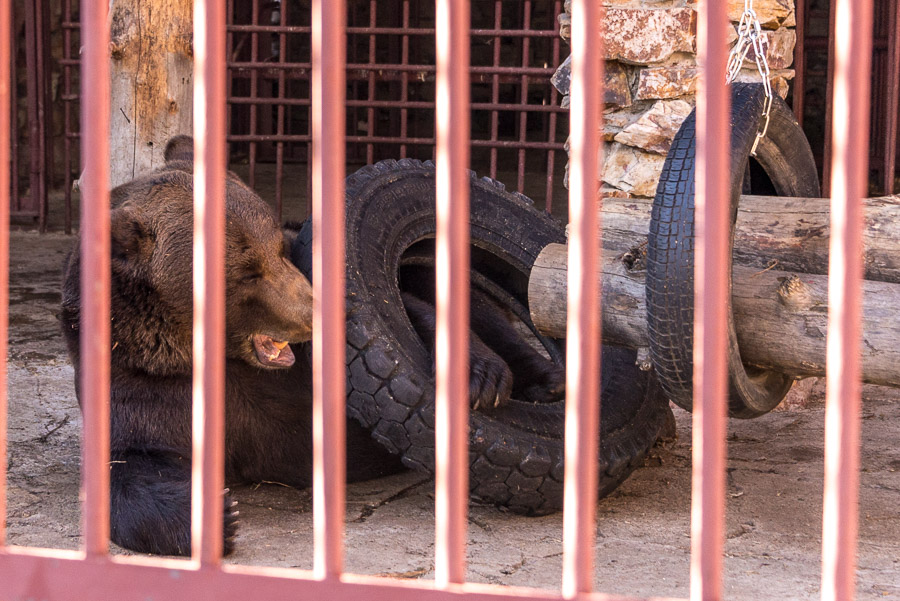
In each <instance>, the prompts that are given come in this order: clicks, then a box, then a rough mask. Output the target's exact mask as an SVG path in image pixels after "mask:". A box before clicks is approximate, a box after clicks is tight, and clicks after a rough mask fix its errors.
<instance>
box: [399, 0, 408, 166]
mask: <svg viewBox="0 0 900 601" xmlns="http://www.w3.org/2000/svg"><path fill="white" fill-rule="evenodd" d="M402 23H403V29H409V0H403V21H402ZM400 48H401V50H400V64H401V65H403V66H406V65H408V64H409V36H408V35H406V34H404V35H403V37H402V39H401V41H400ZM408 100H409V72H408V71H406V70H404V71H403V73H402V74H401V75H400V103H401V106H403V108H401V109H400V137H401V138H403V139H406V135H407V132H408V130H409V128H408V123H409V109H407V108H406V106H405V104H406V102H407V101H408ZM406 154H407V146H406V144H401V145H400V158H401V159H405V158H406Z"/></svg>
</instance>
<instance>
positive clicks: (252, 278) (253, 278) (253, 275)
mask: <svg viewBox="0 0 900 601" xmlns="http://www.w3.org/2000/svg"><path fill="white" fill-rule="evenodd" d="M261 279H262V273H260V272H259V271H251V272H249V273H246V274H244V277H242V278H241V280H242V281H243V282H244V283H245V284H252V283H254V282H257V281H259V280H261Z"/></svg>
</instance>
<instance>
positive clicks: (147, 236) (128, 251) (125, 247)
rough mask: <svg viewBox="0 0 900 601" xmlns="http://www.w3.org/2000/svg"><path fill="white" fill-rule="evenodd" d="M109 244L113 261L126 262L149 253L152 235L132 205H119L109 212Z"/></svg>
mask: <svg viewBox="0 0 900 601" xmlns="http://www.w3.org/2000/svg"><path fill="white" fill-rule="evenodd" d="M109 226H110V237H111V240H110V246H111V255H112V259H113V261H116V262H120V263H128V262H132V261H135V260H139V259H141V258H142V257H143V256H144V255H146V254H149V252H150V251H151V249H152V246H153V235H152V233H151V232H150V231H149V229H148V228H147V227H146V225H145V224H144V223H143V222H142V221H141V219H140V215H139V214H138V212H137V211H136V210H135V209H134V208H133V207H128V206H126V207H119V208H117V209H114V210H113V211H112V213H111V214H110V224H109Z"/></svg>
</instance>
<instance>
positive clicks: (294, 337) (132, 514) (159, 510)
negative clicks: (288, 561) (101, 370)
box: [61, 136, 398, 555]
mask: <svg viewBox="0 0 900 601" xmlns="http://www.w3.org/2000/svg"><path fill="white" fill-rule="evenodd" d="M165 157H166V160H167V162H166V165H165V166H163V167H161V168H159V169H157V170H155V171H153V172H151V173H148V174H145V175H143V176H140V177H138V178H136V179H135V180H133V181H131V182H129V183H127V184H124V185H122V186H119V187H117V188H115V189H114V190H113V191H112V193H111V204H112V210H111V214H110V219H111V231H112V240H111V243H112V255H111V262H112V291H111V295H112V296H111V320H112V321H111V328H112V335H111V341H110V348H111V357H112V360H111V406H110V409H111V421H110V428H111V429H110V436H111V440H110V445H111V458H110V459H111V470H110V479H111V483H110V504H111V507H110V509H111V518H110V521H111V523H110V526H111V538H112V540H113V541H114V542H116V543H117V544H119V545H121V546H123V547H126V548H129V549H132V550H135V551H142V552H148V553H160V554H167V555H187V554H189V553H190V516H191V509H190V508H191V499H190V491H191V471H190V470H191V389H192V383H191V371H192V356H193V352H192V314H193V296H192V294H193V293H192V289H193V286H192V280H193V274H192V254H193V250H192V232H193V185H194V179H193V141H192V140H191V138H189V137H186V136H179V137H176V138H173V139H172V140H171V141H170V142H169V144H168V146H167V148H166V152H165ZM225 211H226V217H225V219H226V226H225V238H226V242H225V245H226V250H225V266H226V274H225V278H226V283H225V288H226V311H225V321H226V327H225V330H226V342H225V358H226V368H225V370H226V373H225V405H226V407H225V417H226V432H225V476H226V481H228V482H235V483H237V482H260V481H263V480H266V481H277V482H281V483H284V484H289V485H291V486H297V487H306V486H309V485H310V484H311V482H310V478H311V462H312V433H311V389H312V376H311V369H310V366H309V363H308V360H307V352H306V351H305V350H304V349H303V348H302V347H303V345H304V344H306V343H307V341H308V340H309V339H310V333H311V327H312V317H311V314H312V293H311V289H310V285H309V282H308V281H307V280H306V278H305V277H304V276H303V275H302V274H301V273H300V272H299V271H298V270H297V269H296V267H294V265H293V264H291V262H290V261H289V260H288V258H287V256H286V250H287V242H286V239H285V236H286V235H287V234H285V233H283V232H282V231H281V229H280V228H279V227H278V224H277V223H276V221H275V219H274V217H273V215H272V213H271V210H270V209H269V207H268V205H266V203H265V202H264V201H263V200H262V199H261V198H260V197H259V196H258V195H256V194H255V193H254V192H253V191H252V190H251V189H250V188H249V187H247V186H246V185H245V184H244V183H243V182H242V181H241V180H240V179H239V178H238V177H237V176H236V175H234V174H233V173H230V172H229V173H228V176H227V179H226V184H225ZM79 246H80V241H79V243H76V246H75V248H74V250H73V252H72V253H71V254H70V256H69V257H68V259H67V262H66V266H65V269H64V275H63V302H62V313H61V320H62V328H63V332H64V335H65V339H66V342H67V345H68V349H69V354H70V357H71V359H72V363H73V365H74V366H75V374H76V383H77V382H78V376H79V373H80V371H81V361H80V348H79V344H80V314H81V293H80V255H79ZM260 335H262V336H265V337H268V338H269V339H271V340H275V341H285V342H290V343H291V349H292V353H293V356H294V359H295V360H294V362H293V365H291V366H290V367H287V366H278V365H274V366H273V365H272V364H267V363H266V362H264V361H263V360H262V359H260V356H259V353H258V352H256V351H255V349H254V345H253V344H252V342H251V337H253V336H260ZM290 354H291V353H287V355H290ZM282 362H283V363H286V362H287V360H286V359H285V360H282ZM80 400H81V399H80V394H79V401H80ZM347 439H348V457H349V458H351V460H350V464H349V466H348V478H349V479H351V480H358V479H365V478H372V477H376V476H379V475H382V474H384V473H389V472H391V471H395V470H396V469H397V466H398V462H397V459H396V458H394V457H391V456H389V455H388V453H387V452H386V451H384V450H382V449H381V448H380V447H379V446H378V445H377V444H376V443H375V442H374V441H373V440H372V439H371V437H370V436H369V434H368V432H366V431H364V430H363V429H362V428H361V427H360V426H359V425H358V424H356V423H355V422H352V421H351V422H348V424H347ZM223 504H224V507H225V524H224V529H225V542H224V545H225V546H224V548H225V552H226V553H227V552H229V551H230V550H231V548H232V542H233V537H234V534H235V517H236V512H235V511H234V509H233V503H232V500H231V498H230V495H229V494H227V493H224V494H223Z"/></svg>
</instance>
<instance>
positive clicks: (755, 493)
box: [8, 231, 900, 600]
mask: <svg viewBox="0 0 900 601" xmlns="http://www.w3.org/2000/svg"><path fill="white" fill-rule="evenodd" d="M71 241H72V240H71V238H68V237H66V236H64V235H61V234H48V235H45V236H39V235H38V234H36V233H34V232H27V231H22V232H14V233H13V235H12V243H11V247H12V261H11V264H12V267H11V305H10V363H9V375H10V379H9V382H10V417H9V466H10V467H9V488H8V496H9V515H8V525H9V543H10V544H14V545H29V546H42V547H58V548H76V547H78V545H79V543H80V542H81V537H80V534H79V504H78V478H79V463H80V459H79V448H80V429H81V417H80V414H79V411H78V406H77V403H76V400H75V394H74V387H73V372H72V368H71V366H70V364H69V362H68V359H67V357H66V353H65V348H64V344H63V341H62V338H61V336H60V334H59V326H58V322H57V313H58V307H59V280H60V266H61V263H62V260H63V257H64V255H65V253H66V252H67V250H68V248H69V247H70V245H71ZM898 401H900V394H898V393H897V391H894V390H889V389H885V388H875V387H867V388H866V389H865V403H864V411H863V447H862V473H861V483H862V488H861V491H860V492H861V507H860V540H859V569H858V597H859V598H860V599H885V598H894V599H900V473H898V472H900V450H898V445H897V439H898V436H897V435H898V432H900V402H898ZM823 415H824V409H823V406H822V404H821V402H816V401H814V402H811V403H804V404H802V405H800V406H797V407H792V408H791V409H789V410H782V411H778V412H775V413H772V414H769V415H767V416H764V417H762V418H759V419H756V420H750V421H731V422H730V423H729V438H728V452H729V468H728V514H727V516H728V517H727V520H728V523H727V530H726V531H727V543H726V546H725V550H726V554H727V557H726V560H725V570H726V577H725V589H726V598H728V599H748V600H749V599H758V598H760V593H761V592H764V593H765V596H766V597H768V598H783V599H814V598H818V596H819V578H820V576H819V573H820V535H821V508H822V470H823V460H822V455H823V452H822V448H823ZM676 418H677V430H678V438H677V440H676V441H674V442H672V443H668V444H666V445H664V446H659V447H657V448H656V449H655V450H654V452H653V454H652V457H651V458H650V459H648V461H647V463H646V465H645V467H643V468H642V469H639V470H638V471H637V472H636V473H635V474H634V475H633V476H632V477H631V478H630V479H629V480H628V481H626V482H625V484H624V485H623V486H621V487H620V488H619V489H618V490H617V491H616V492H614V493H613V494H612V495H610V496H609V497H608V498H606V499H603V500H602V501H600V503H599V507H598V515H599V522H598V525H597V532H596V566H597V567H596V576H595V584H596V588H597V589H598V590H601V591H605V592H611V593H620V594H628V595H634V596H650V595H654V596H655V595H675V596H681V597H685V596H687V595H688V565H689V557H690V536H689V532H690V463H691V460H690V438H691V437H690V430H691V424H690V416H689V415H688V414H686V413H684V412H682V411H677V412H676ZM432 493H433V482H432V480H431V479H429V478H428V477H424V476H422V475H421V474H416V473H413V472H409V473H404V474H400V475H397V476H393V477H390V478H385V479H381V480H375V481H372V482H368V483H363V484H358V485H352V486H350V487H349V490H348V495H347V499H348V506H347V534H346V568H347V570H348V571H350V572H356V573H367V574H384V575H388V576H390V577H394V578H425V579H430V578H432V577H433V573H434V572H433V566H434V560H433V555H434V543H433V540H434V529H433V509H434V508H433V495H432ZM235 495H236V498H237V500H238V501H239V503H240V507H239V509H240V511H241V522H242V523H241V527H240V533H239V535H238V538H237V542H236V546H237V551H236V553H235V554H234V555H233V556H232V557H230V558H229V561H230V562H235V563H245V564H264V565H275V566H297V567H301V568H310V567H311V565H312V514H311V495H310V491H309V490H294V489H289V488H284V487H281V486H276V485H263V486H252V487H240V488H237V489H236V490H235ZM561 538H562V517H561V516H560V515H553V516H548V517H542V518H523V517H519V516H515V515H511V514H509V513H507V512H504V511H501V510H499V509H496V508H494V507H484V506H472V507H471V509H470V518H469V547H468V553H469V563H468V578H469V579H470V580H473V581H479V582H492V583H498V584H510V585H523V586H534V587H543V588H557V587H558V586H559V580H560V569H561V556H562V549H561ZM115 551H116V552H121V550H120V549H115Z"/></svg>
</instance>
